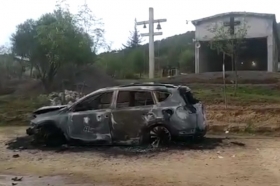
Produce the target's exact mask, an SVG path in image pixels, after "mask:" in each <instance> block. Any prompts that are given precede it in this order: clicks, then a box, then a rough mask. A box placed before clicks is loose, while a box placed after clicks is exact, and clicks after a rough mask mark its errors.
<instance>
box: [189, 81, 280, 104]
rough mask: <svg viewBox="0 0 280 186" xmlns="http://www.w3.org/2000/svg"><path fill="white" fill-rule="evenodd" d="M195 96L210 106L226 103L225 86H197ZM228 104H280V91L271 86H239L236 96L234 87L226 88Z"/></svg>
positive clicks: (193, 88) (194, 87)
mask: <svg viewBox="0 0 280 186" xmlns="http://www.w3.org/2000/svg"><path fill="white" fill-rule="evenodd" d="M191 88H192V90H193V92H194V94H195V96H196V97H198V98H199V99H200V100H202V101H204V102H206V103H208V104H218V103H223V102H224V88H223V86H211V87H205V86H203V85H200V86H199V85H197V86H193V87H191ZM226 98H227V102H228V104H235V105H246V104H263V103H280V89H275V88H272V87H269V86H267V87H266V86H239V87H238V88H237V91H236V95H234V87H233V86H227V87H226Z"/></svg>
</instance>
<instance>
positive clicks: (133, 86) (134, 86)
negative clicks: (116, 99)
mask: <svg viewBox="0 0 280 186" xmlns="http://www.w3.org/2000/svg"><path fill="white" fill-rule="evenodd" d="M177 87H178V86H176V85H172V84H163V83H149V82H148V83H130V84H126V85H120V86H116V87H107V88H103V89H100V90H99V91H110V90H112V91H113V90H158V91H167V90H170V89H174V88H177ZM99 91H98V92H99Z"/></svg>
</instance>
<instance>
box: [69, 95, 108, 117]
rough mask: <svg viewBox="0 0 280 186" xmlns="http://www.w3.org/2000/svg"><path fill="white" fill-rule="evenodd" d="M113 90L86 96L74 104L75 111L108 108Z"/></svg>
mask: <svg viewBox="0 0 280 186" xmlns="http://www.w3.org/2000/svg"><path fill="white" fill-rule="evenodd" d="M112 95H113V92H105V93H102V94H98V95H94V96H91V97H89V98H86V99H85V100H83V101H82V102H80V103H78V104H77V105H76V106H75V109H74V110H75V112H81V111H87V110H99V109H106V108H110V105H111V101H112Z"/></svg>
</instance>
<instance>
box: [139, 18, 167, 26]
mask: <svg viewBox="0 0 280 186" xmlns="http://www.w3.org/2000/svg"><path fill="white" fill-rule="evenodd" d="M163 22H167V19H155V20H154V21H153V23H163ZM147 24H149V21H140V22H136V25H147Z"/></svg>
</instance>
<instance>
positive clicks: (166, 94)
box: [26, 83, 207, 145]
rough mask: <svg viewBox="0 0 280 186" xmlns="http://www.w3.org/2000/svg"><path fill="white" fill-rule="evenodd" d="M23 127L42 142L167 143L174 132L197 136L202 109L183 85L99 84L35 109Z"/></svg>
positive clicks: (202, 122)
mask: <svg viewBox="0 0 280 186" xmlns="http://www.w3.org/2000/svg"><path fill="white" fill-rule="evenodd" d="M33 117H34V118H33V119H32V120H31V126H30V127H29V128H28V129H27V130H26V132H27V134H28V135H32V136H33V137H34V138H35V140H41V142H43V143H45V144H47V145H54V144H58V143H62V142H63V143H64V142H70V141H80V142H87V143H92V142H95V143H99V144H130V145H131V144H151V145H160V144H167V143H169V142H170V141H172V140H175V139H177V138H178V137H194V138H202V137H203V136H204V135H205V134H206V131H207V124H206V118H205V108H204V106H203V104H202V103H201V102H200V101H199V100H197V99H195V98H194V97H193V94H192V92H191V90H190V89H189V88H188V87H186V86H175V85H170V84H156V83H134V84H128V85H122V86H118V87H110V88H103V89H99V90H97V91H95V92H92V93H90V94H88V95H86V96H84V97H82V98H81V99H79V100H78V101H76V102H75V103H73V104H71V105H60V106H47V107H42V108H40V109H38V110H36V111H35V112H34V115H33Z"/></svg>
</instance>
